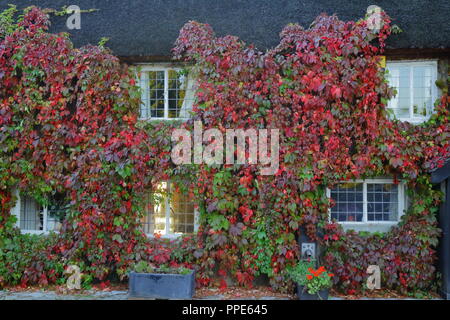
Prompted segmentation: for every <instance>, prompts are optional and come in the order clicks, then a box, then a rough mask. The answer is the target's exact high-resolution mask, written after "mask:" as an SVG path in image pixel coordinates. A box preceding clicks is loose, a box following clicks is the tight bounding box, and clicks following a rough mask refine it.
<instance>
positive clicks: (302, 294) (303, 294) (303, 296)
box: [297, 284, 328, 300]
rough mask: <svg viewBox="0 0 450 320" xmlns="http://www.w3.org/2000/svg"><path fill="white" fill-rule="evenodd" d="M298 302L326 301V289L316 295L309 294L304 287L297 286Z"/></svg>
mask: <svg viewBox="0 0 450 320" xmlns="http://www.w3.org/2000/svg"><path fill="white" fill-rule="evenodd" d="M297 297H298V300H328V289H323V290H320V291H319V292H318V293H316V294H309V293H308V291H307V289H306V287H305V286H301V285H299V284H297Z"/></svg>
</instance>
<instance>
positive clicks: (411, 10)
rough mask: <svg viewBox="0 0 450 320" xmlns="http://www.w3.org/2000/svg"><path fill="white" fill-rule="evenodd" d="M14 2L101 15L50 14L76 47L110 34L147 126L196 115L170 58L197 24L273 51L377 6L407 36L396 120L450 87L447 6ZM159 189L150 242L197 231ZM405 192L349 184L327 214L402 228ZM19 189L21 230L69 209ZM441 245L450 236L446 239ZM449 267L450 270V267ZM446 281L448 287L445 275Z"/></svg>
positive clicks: (398, 45)
mask: <svg viewBox="0 0 450 320" xmlns="http://www.w3.org/2000/svg"><path fill="white" fill-rule="evenodd" d="M16 4H17V5H18V7H26V6H28V5H33V4H37V5H39V6H40V7H42V8H45V7H50V8H55V9H59V8H61V7H63V6H68V5H72V4H73V5H77V6H79V7H80V9H81V10H87V11H89V9H98V10H94V11H91V12H83V11H82V12H81V14H80V22H81V24H80V28H79V29H68V27H67V25H66V20H67V16H55V17H52V26H51V31H53V32H69V33H70V34H71V38H72V39H73V41H74V43H75V45H77V46H81V45H85V44H89V43H91V44H96V43H98V42H99V41H100V39H101V38H102V37H107V38H109V40H108V42H107V47H109V48H110V49H111V50H112V52H113V53H114V54H115V55H117V56H119V57H120V59H121V60H122V61H124V62H126V63H128V64H130V65H133V66H136V67H137V68H139V70H140V71H139V78H138V81H139V84H140V87H141V92H142V98H141V100H142V105H141V109H140V118H141V120H143V121H155V120H156V121H172V120H181V121H183V120H185V119H188V118H189V117H190V112H189V111H190V110H191V109H192V105H193V103H194V100H195V88H196V81H195V79H194V78H192V77H191V76H190V75H189V74H186V73H185V72H184V65H183V64H182V63H180V62H177V61H173V60H172V58H171V48H172V47H173V43H174V41H175V40H176V38H177V37H178V32H179V30H180V28H181V27H182V26H183V25H184V24H185V23H186V22H188V21H190V20H196V21H199V22H203V23H208V24H210V25H211V26H212V27H213V28H214V29H215V30H216V32H217V33H218V34H219V35H226V34H231V35H236V36H239V37H240V38H241V39H243V40H244V41H246V42H247V43H254V44H255V46H256V47H257V48H259V49H268V48H271V47H273V46H274V45H276V44H277V42H278V39H279V38H278V33H279V32H280V31H281V30H282V28H283V26H285V25H286V24H288V23H291V22H297V23H300V24H301V25H303V26H305V27H307V26H308V25H309V24H310V23H311V22H312V21H313V20H314V19H315V17H316V16H318V15H319V14H320V13H322V12H325V13H328V14H337V15H338V17H339V18H340V19H342V20H355V19H358V18H360V17H361V16H363V15H364V14H365V13H366V10H367V8H368V7H369V6H370V5H373V4H375V5H378V6H379V7H381V8H382V9H383V10H385V11H386V12H387V13H388V14H389V15H390V16H391V17H392V18H393V19H394V21H393V23H394V24H396V25H398V26H399V27H400V28H401V29H402V30H403V32H401V33H400V34H397V35H392V36H391V37H390V38H389V40H388V42H387V49H386V52H385V65H384V67H385V68H386V69H387V70H388V81H389V84H390V85H391V86H392V87H394V88H395V89H396V91H397V95H396V96H395V97H394V98H393V99H391V100H390V101H389V103H388V108H389V110H390V114H391V116H392V117H395V118H397V119H399V120H401V121H407V122H410V123H412V124H414V125H420V124H421V123H423V122H425V121H426V120H428V119H429V117H430V116H431V115H432V114H433V112H434V105H435V101H436V99H438V98H439V97H440V96H441V94H442V83H444V86H445V85H447V84H446V81H447V78H448V75H449V63H450V24H449V23H448V13H449V12H450V3H449V2H448V1H440V0H438V1H403V0H402V1H396V2H392V1H377V2H375V3H373V2H372V1H358V2H357V3H355V2H354V1H328V0H319V1H302V0H280V1H266V0H254V1H248V0H247V1H242V0H229V1H215V0H213V1H208V0H187V1H186V0H185V1H182V0H170V1H160V0H155V1H145V0H134V1H128V2H125V1H118V0H114V1H85V0H80V1H78V2H77V3H68V2H67V1H46V0H44V1H39V3H35V2H33V1H16ZM3 6H4V5H3V4H2V5H0V8H1V9H3V8H2V7H3ZM439 83H441V85H440V86H439V85H438V84H439ZM442 181H443V180H442ZM438 182H439V183H441V181H438ZM160 188H161V196H160V198H161V201H159V203H158V204H157V205H154V204H152V203H151V201H148V204H147V206H146V208H145V210H146V218H145V219H144V220H143V221H142V223H143V228H144V230H145V232H146V233H147V234H148V235H149V236H152V235H153V234H155V233H159V234H161V235H162V236H165V237H176V236H178V235H181V234H192V233H195V231H196V230H197V228H198V212H197V210H196V209H195V205H194V203H193V201H192V199H190V198H189V196H188V195H187V194H184V193H182V192H179V191H177V190H175V189H173V187H172V184H171V183H170V181H163V182H161V184H160ZM406 188H407V187H406V184H405V183H404V182H402V181H400V183H397V181H395V179H394V177H386V176H382V177H373V178H371V179H366V180H355V181H351V182H348V181H347V182H343V183H342V184H339V185H337V186H336V187H335V188H333V189H328V190H327V196H328V197H330V198H332V199H333V200H334V202H335V204H336V205H335V206H334V207H332V208H331V210H330V218H331V219H335V220H336V221H338V222H339V223H341V224H342V225H343V226H344V228H345V229H353V230H356V231H369V232H385V231H388V230H389V229H390V228H391V227H392V226H395V225H397V224H398V222H399V221H400V219H401V216H402V215H403V214H404V212H405V210H406V209H407V207H408V204H409V199H408V197H407V192H406ZM447 188H448V183H447ZM168 191H169V192H168ZM15 193H16V195H17V198H18V201H17V203H16V205H15V207H14V208H13V209H12V213H13V214H14V215H16V217H17V225H18V227H19V228H20V229H21V230H22V231H23V232H27V233H46V232H49V231H58V230H59V228H60V225H61V222H62V219H63V218H64V208H65V206H66V205H67V204H66V203H64V201H62V200H59V199H58V197H55V199H49V201H48V204H47V205H45V206H42V205H39V204H38V202H37V201H35V200H34V199H33V198H31V197H29V196H26V195H23V194H21V193H20V190H15ZM167 194H170V196H168V195H167ZM447 199H448V197H447ZM447 207H448V206H447ZM447 211H448V210H447ZM447 215H448V212H447ZM443 241H447V242H448V241H450V240H449V239H448V236H447V237H444V240H443ZM445 248H448V243H447V244H446V246H445ZM446 257H447V258H446V259H447V260H450V258H449V257H448V255H446ZM447 263H449V262H447ZM442 268H444V269H445V268H447V269H448V268H449V265H448V264H447V265H443V266H442ZM444 276H445V277H446V278H445V279H446V281H447V282H446V283H447V284H448V277H449V275H448V272H447V273H445V272H444ZM444 290H447V292H448V290H449V289H448V287H446V289H444Z"/></svg>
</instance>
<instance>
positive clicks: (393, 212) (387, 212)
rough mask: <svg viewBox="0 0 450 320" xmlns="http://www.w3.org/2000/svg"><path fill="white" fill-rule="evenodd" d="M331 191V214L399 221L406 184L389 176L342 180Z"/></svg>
mask: <svg viewBox="0 0 450 320" xmlns="http://www.w3.org/2000/svg"><path fill="white" fill-rule="evenodd" d="M329 195H330V197H331V199H333V200H334V203H335V205H334V206H333V207H331V209H330V216H331V218H332V219H336V220H337V221H339V222H344V223H348V222H360V223H373V222H398V221H399V217H400V215H401V213H402V212H401V210H402V208H403V206H404V199H403V184H399V185H396V184H394V183H393V181H392V180H386V179H374V180H363V181H358V182H354V183H348V182H344V183H340V184H338V185H337V186H336V187H335V188H333V189H331V190H329ZM343 195H345V197H344V196H343Z"/></svg>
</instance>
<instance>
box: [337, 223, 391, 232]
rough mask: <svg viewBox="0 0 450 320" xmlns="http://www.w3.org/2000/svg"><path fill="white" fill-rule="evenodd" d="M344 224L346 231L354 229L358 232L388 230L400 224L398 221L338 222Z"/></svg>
mask: <svg viewBox="0 0 450 320" xmlns="http://www.w3.org/2000/svg"><path fill="white" fill-rule="evenodd" d="M338 223H339V224H340V225H342V227H343V229H344V231H349V230H354V231H357V232H360V231H366V232H387V231H389V230H390V229H391V228H392V227H393V226H396V225H397V224H398V221H380V222H338Z"/></svg>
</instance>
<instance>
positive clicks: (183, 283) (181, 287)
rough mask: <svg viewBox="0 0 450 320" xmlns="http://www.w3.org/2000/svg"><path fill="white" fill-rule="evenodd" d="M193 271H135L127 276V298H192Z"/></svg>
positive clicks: (193, 287)
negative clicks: (175, 272)
mask: <svg viewBox="0 0 450 320" xmlns="http://www.w3.org/2000/svg"><path fill="white" fill-rule="evenodd" d="M194 293H195V273H194V271H192V272H190V273H188V274H172V273H168V274H164V273H136V272H131V273H130V276H129V293H128V297H129V298H142V299H145V298H147V299H192V297H193V295H194Z"/></svg>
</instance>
